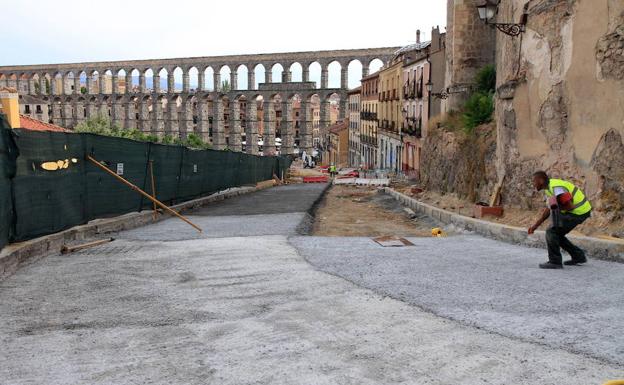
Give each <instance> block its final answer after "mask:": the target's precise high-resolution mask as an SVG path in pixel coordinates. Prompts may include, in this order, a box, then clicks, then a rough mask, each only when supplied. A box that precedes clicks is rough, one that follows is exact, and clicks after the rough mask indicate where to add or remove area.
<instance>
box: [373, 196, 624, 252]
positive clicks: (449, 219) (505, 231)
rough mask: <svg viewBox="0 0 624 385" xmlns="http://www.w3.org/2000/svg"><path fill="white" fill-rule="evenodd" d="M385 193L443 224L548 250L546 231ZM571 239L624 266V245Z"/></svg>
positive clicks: (585, 238)
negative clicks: (530, 230) (473, 216)
mask: <svg viewBox="0 0 624 385" xmlns="http://www.w3.org/2000/svg"><path fill="white" fill-rule="evenodd" d="M383 191H385V192H386V193H387V194H389V195H391V196H392V197H393V198H394V199H396V200H398V201H399V202H400V203H402V204H403V205H405V206H407V207H409V208H411V209H412V210H414V211H415V212H418V213H423V214H426V215H428V216H430V217H432V218H434V219H436V220H438V221H439V222H441V223H443V224H447V225H453V226H455V227H457V228H459V229H464V230H468V231H471V232H474V233H477V234H479V235H483V236H485V237H487V238H492V239H496V240H499V241H503V242H508V243H514V244H519V245H523V246H529V247H536V248H543V249H546V239H545V232H544V231H543V230H538V231H536V232H535V234H534V235H528V234H527V232H526V229H524V228H521V227H515V226H509V225H503V224H500V223H493V222H488V221H484V220H481V219H476V218H471V217H467V216H464V215H459V214H456V213H453V212H451V211H447V210H443V209H440V208H438V207H435V206H431V205H428V204H426V203H423V202H420V201H418V200H416V199H414V198H411V197H409V196H407V195H405V194H403V193H400V192H398V191H396V190H394V189H392V188H390V187H385V188H384V189H383ZM568 237H569V238H570V240H572V241H573V242H574V243H575V244H577V245H578V246H580V247H581V248H583V250H585V252H586V253H587V255H588V256H589V257H591V258H595V259H601V260H604V261H611V262H619V263H624V242H618V241H611V240H606V239H598V238H593V237H586V236H578V235H569V236H568Z"/></svg>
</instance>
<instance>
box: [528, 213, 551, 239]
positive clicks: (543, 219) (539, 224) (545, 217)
mask: <svg viewBox="0 0 624 385" xmlns="http://www.w3.org/2000/svg"><path fill="white" fill-rule="evenodd" d="M549 216H550V209H549V208H545V209H544V211H542V216H541V217H540V218H539V219H538V220H537V222H535V224H534V225H533V226H531V227H529V231H528V232H529V234H533V233H534V232H535V230H537V228H538V227H540V226H541V224H542V223H544V221H545V220H546V219H548V217H549Z"/></svg>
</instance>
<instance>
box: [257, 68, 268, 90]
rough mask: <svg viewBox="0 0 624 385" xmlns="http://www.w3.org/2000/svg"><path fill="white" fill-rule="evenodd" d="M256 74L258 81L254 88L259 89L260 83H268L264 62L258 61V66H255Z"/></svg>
mask: <svg viewBox="0 0 624 385" xmlns="http://www.w3.org/2000/svg"><path fill="white" fill-rule="evenodd" d="M254 74H255V77H256V83H255V85H254V89H258V85H259V84H260V83H266V76H265V74H266V68H265V67H264V64H262V63H258V64H256V66H255V67H254Z"/></svg>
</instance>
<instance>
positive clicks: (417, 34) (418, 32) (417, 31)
mask: <svg viewBox="0 0 624 385" xmlns="http://www.w3.org/2000/svg"><path fill="white" fill-rule="evenodd" d="M416 44H420V29H417V30H416Z"/></svg>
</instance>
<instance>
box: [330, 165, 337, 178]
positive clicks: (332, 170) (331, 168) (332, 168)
mask: <svg viewBox="0 0 624 385" xmlns="http://www.w3.org/2000/svg"><path fill="white" fill-rule="evenodd" d="M337 174H338V171H336V166H335V165H333V164H332V165H331V166H329V175H331V176H332V177H334V176H336V175H337Z"/></svg>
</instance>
